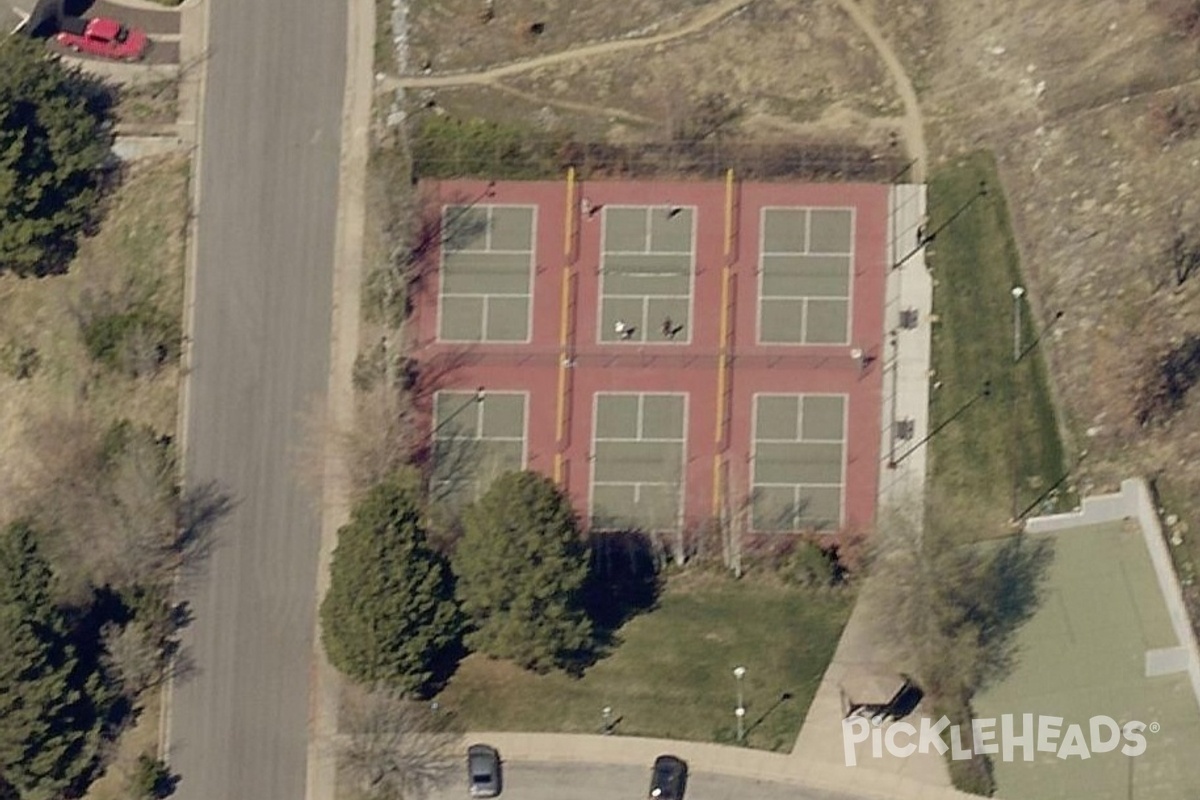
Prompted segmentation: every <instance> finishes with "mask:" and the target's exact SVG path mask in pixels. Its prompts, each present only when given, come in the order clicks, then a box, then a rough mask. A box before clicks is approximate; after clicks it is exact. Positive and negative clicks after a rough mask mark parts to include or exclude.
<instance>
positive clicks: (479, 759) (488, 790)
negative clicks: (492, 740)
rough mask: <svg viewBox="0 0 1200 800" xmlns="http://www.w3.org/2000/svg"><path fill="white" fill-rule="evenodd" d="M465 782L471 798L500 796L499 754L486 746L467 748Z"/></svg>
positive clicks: (474, 745) (478, 745) (479, 745)
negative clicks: (468, 787)
mask: <svg viewBox="0 0 1200 800" xmlns="http://www.w3.org/2000/svg"><path fill="white" fill-rule="evenodd" d="M467 782H468V785H469V786H470V792H471V797H495V796H496V795H498V794H500V788H501V787H500V752H499V751H498V750H496V748H494V747H492V746H490V745H486V744H473V745H471V746H470V747H468V748H467Z"/></svg>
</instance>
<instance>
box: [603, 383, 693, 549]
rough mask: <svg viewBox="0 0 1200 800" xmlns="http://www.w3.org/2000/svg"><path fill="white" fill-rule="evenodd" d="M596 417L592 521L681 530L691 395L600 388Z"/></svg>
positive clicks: (612, 527)
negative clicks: (621, 391) (688, 404)
mask: <svg viewBox="0 0 1200 800" xmlns="http://www.w3.org/2000/svg"><path fill="white" fill-rule="evenodd" d="M593 420H594V423H593V436H592V484H591V502H590V504H589V507H590V508H591V510H592V527H593V528H594V529H596V530H633V529H640V530H644V531H667V530H677V529H678V528H679V525H680V519H681V517H682V507H681V501H682V498H683V495H684V485H683V484H684V465H685V464H686V462H687V459H686V447H685V438H686V431H687V395H685V394H651V393H607V392H601V393H597V394H596V396H595V407H594V416H593Z"/></svg>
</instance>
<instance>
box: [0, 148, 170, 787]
mask: <svg viewBox="0 0 1200 800" xmlns="http://www.w3.org/2000/svg"><path fill="white" fill-rule="evenodd" d="M187 183H188V160H187V158H186V157H184V156H168V157H163V158H160V159H155V160H151V161H146V162H140V163H137V164H135V165H133V166H132V167H131V169H130V171H129V173H128V176H127V178H126V180H125V181H124V183H123V185H122V186H121V187H120V189H119V190H118V191H117V193H116V194H115V196H114V197H113V198H112V199H111V204H110V208H109V210H108V213H107V216H106V217H105V219H104V221H103V223H102V226H101V230H100V232H99V233H98V234H97V235H96V236H94V237H92V238H90V239H87V240H85V241H83V242H82V243H81V247H80V250H79V255H78V257H77V258H76V259H75V261H74V263H72V265H71V268H70V271H69V272H68V273H67V274H65V275H61V276H55V277H49V278H43V279H37V280H33V279H26V280H21V279H18V278H14V277H12V276H10V275H5V276H0V346H3V345H4V344H5V343H8V342H18V343H21V344H22V345H32V346H33V347H35V348H36V349H37V353H38V356H39V359H40V363H39V365H38V367H37V369H36V370H35V372H34V373H33V375H32V377H30V378H28V379H26V380H17V379H16V378H15V377H14V376H13V375H12V374H9V373H7V372H5V373H3V374H0V453H3V454H4V457H3V459H0V520H3V519H6V518H9V517H11V516H12V515H13V514H14V513H17V512H18V511H19V510H20V509H21V506H22V502H23V500H22V496H21V494H20V491H19V489H20V487H21V486H22V483H23V481H24V478H25V475H26V474H27V472H28V470H29V468H30V465H31V464H32V463H33V462H34V459H33V456H32V453H31V448H33V447H36V446H37V444H38V442H37V441H36V439H34V438H32V437H31V436H30V435H29V431H30V430H31V423H32V422H34V421H36V420H43V421H44V420H46V419H47V418H52V417H53V416H54V415H56V414H61V415H64V416H68V415H78V414H86V415H87V416H89V417H91V418H93V419H95V420H96V421H97V422H98V423H101V424H103V423H107V422H111V421H115V420H117V419H121V418H128V419H131V420H133V421H135V422H138V423H142V424H147V425H150V426H152V427H153V428H154V429H155V430H156V431H159V432H162V433H165V434H172V435H173V434H174V432H175V421H176V406H177V394H178V393H177V389H178V382H179V372H178V369H177V368H176V366H175V365H174V364H171V365H168V366H167V367H166V368H165V369H163V370H162V371H161V372H159V373H158V374H157V375H156V376H155V377H153V378H142V379H140V380H131V379H129V378H125V377H122V376H120V375H114V374H112V373H109V372H104V371H101V370H100V369H98V368H97V367H96V366H95V365H93V364H92V363H90V361H89V360H88V357H87V354H86V352H85V351H84V349H83V346H82V343H81V341H80V335H79V330H78V324H77V321H76V319H75V318H74V316H73V311H72V309H73V306H74V304H75V303H76V302H77V300H78V298H79V296H80V293H81V292H83V291H84V290H85V289H92V290H95V289H97V288H100V287H109V286H114V285H119V284H120V283H121V282H122V281H124V280H125V279H126V278H127V277H129V276H135V277H136V279H137V280H138V281H139V283H140V285H143V286H146V287H149V289H150V292H151V294H152V296H153V298H154V301H155V302H156V303H157V304H160V305H161V306H162V307H163V308H167V309H178V311H179V313H182V307H183V254H184V226H185V223H186V220H187V208H188V202H187ZM158 705H159V698H158V696H157V694H154V693H152V694H151V696H149V697H147V698H145V708H144V710H143V711H142V713H141V714H140V716H139V717H138V720H137V723H136V724H135V725H134V726H133V727H132V728H131V729H129V730H128V731H126V733H125V734H124V735H123V736H122V737H121V738H120V740H119V741H118V742H117V743H116V745H115V755H114V761H113V763H112V766H111V767H110V768H109V770H108V772H107V773H106V774H105V775H104V776H103V777H102V778H101V779H100V780H99V781H97V782H96V784H95V785H94V786H93V788H92V791H91V792H90V793H89V795H88V797H90V798H91V800H125V798H126V797H127V796H128V793H127V791H126V785H125V784H126V782H127V780H128V777H127V773H128V771H129V770H130V769H131V768H132V766H133V765H134V764H135V763H136V761H137V757H138V756H139V755H141V754H142V753H145V752H154V751H155V749H156V747H157V737H158V722H159V718H158V716H159V710H158Z"/></svg>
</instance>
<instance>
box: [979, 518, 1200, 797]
mask: <svg viewBox="0 0 1200 800" xmlns="http://www.w3.org/2000/svg"><path fill="white" fill-rule="evenodd" d="M1026 536H1033V537H1037V538H1042V537H1049V538H1050V541H1052V542H1053V544H1054V561H1053V562H1052V564H1051V565H1050V570H1049V574H1048V576H1047V578H1046V584H1045V586H1046V595H1045V598H1044V600H1043V601H1042V604H1041V606H1040V607H1039V608H1038V610H1037V613H1036V614H1035V615H1034V617H1033V619H1031V620H1030V621H1029V622H1028V623H1026V624H1025V626H1024V627H1022V628H1021V630H1020V631H1019V632H1018V634H1017V637H1018V638H1017V644H1018V647H1019V656H1018V658H1019V660H1018V663H1017V666H1016V668H1015V669H1014V670H1013V672H1012V674H1010V675H1009V676H1008V677H1007V678H1005V679H1004V680H1002V681H1000V683H999V684H998V685H996V686H994V687H992V688H990V689H988V690H986V691H985V692H983V693H981V694H980V695H979V696H978V697H977V698H976V700H975V701H974V709H975V716H976V717H999V716H1000V715H1003V714H1013V715H1016V718H1015V722H1017V723H1019V722H1020V720H1021V717H1020V715H1021V714H1024V713H1032V714H1034V715H1039V714H1040V715H1054V716H1059V717H1062V718H1063V723H1062V726H1061V727H1062V729H1063V731H1065V730H1066V728H1067V727H1068V726H1070V725H1072V724H1075V725H1079V726H1081V728H1082V731H1083V735H1084V741H1085V743H1086V742H1087V741H1088V738H1089V720H1090V719H1091V718H1092V717H1093V716H1097V715H1105V716H1109V717H1111V718H1113V719H1114V720H1116V721H1117V723H1118V724H1120V725H1123V724H1124V723H1126V722H1129V721H1131V720H1137V721H1139V722H1143V723H1145V724H1146V725H1147V726H1149V730H1147V731H1145V732H1144V735H1145V737H1146V752H1145V753H1143V754H1142V755H1140V756H1136V757H1127V756H1124V755H1122V754H1121V753H1120V752H1119V750H1118V751H1113V752H1107V753H1099V752H1097V753H1093V754H1092V757H1091V758H1089V759H1086V760H1083V759H1080V758H1067V759H1060V758H1058V757H1057V755H1056V754H1055V753H1052V752H1037V753H1036V754H1034V757H1033V760H1032V761H1025V760H1024V758H1023V754H1021V751H1020V750H1017V751H1015V753H1016V754H1021V755H1016V758H1015V759H1014V760H1011V761H1005V760H1004V759H1003V758H1002V757H1001V758H997V757H993V760H994V764H995V774H996V782H997V785H998V791H997V796H998V797H1012V798H1036V800H1060V799H1061V800H1074V799H1075V798H1079V797H1087V798H1093V799H1094V800H1127V798H1135V799H1136V798H1156V800H1166V799H1167V798H1170V799H1171V800H1175V799H1176V798H1178V800H1183V799H1184V798H1194V797H1197V796H1198V795H1197V792H1200V759H1197V758H1196V755H1195V754H1196V753H1197V752H1200V714H1198V713H1197V712H1198V710H1200V709H1198V708H1197V705H1196V697H1195V695H1194V694H1193V692H1192V687H1191V683H1190V681H1189V679H1188V675H1187V672H1186V671H1184V670H1183V669H1182V667H1183V666H1184V665H1185V664H1186V660H1181V659H1178V658H1175V659H1172V658H1169V657H1168V656H1170V655H1171V654H1173V653H1174V654H1178V653H1179V651H1180V650H1181V648H1180V642H1179V641H1178V639H1177V637H1176V635H1175V632H1174V630H1173V628H1172V626H1171V621H1170V618H1169V616H1168V614H1167V609H1166V605H1165V603H1164V601H1163V596H1162V593H1161V591H1160V589H1159V586H1158V582H1157V579H1156V577H1155V574H1154V567H1153V565H1152V564H1151V562H1150V557H1149V554H1148V553H1147V552H1146V546H1145V542H1144V539H1143V536H1142V533H1141V531H1140V529H1139V528H1138V524H1137V522H1135V521H1134V520H1132V519H1130V520H1118V521H1115V522H1106V523H1102V524H1098V525H1089V526H1083V527H1079V528H1072V529H1069V530H1063V531H1059V532H1057V533H1053V534H1026ZM1172 661H1175V662H1177V663H1176V664H1175V669H1171V666H1172V665H1171V663H1170V662H1172ZM1056 741H1057V742H1059V743H1061V742H1062V741H1063V737H1062V736H1059V737H1058V739H1057V740H1056Z"/></svg>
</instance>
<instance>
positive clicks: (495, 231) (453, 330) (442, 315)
mask: <svg viewBox="0 0 1200 800" xmlns="http://www.w3.org/2000/svg"><path fill="white" fill-rule="evenodd" d="M535 212H536V207H534V206H500V205H469V206H458V205H448V206H445V207H444V208H443V209H442V249H441V250H442V261H441V294H440V298H439V301H440V304H439V316H438V322H439V324H438V339H439V340H441V341H444V342H527V341H529V336H530V307H531V302H532V297H533V269H534V258H533V251H534V241H535V237H536V231H535V230H534V228H535V223H536V213H535Z"/></svg>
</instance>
